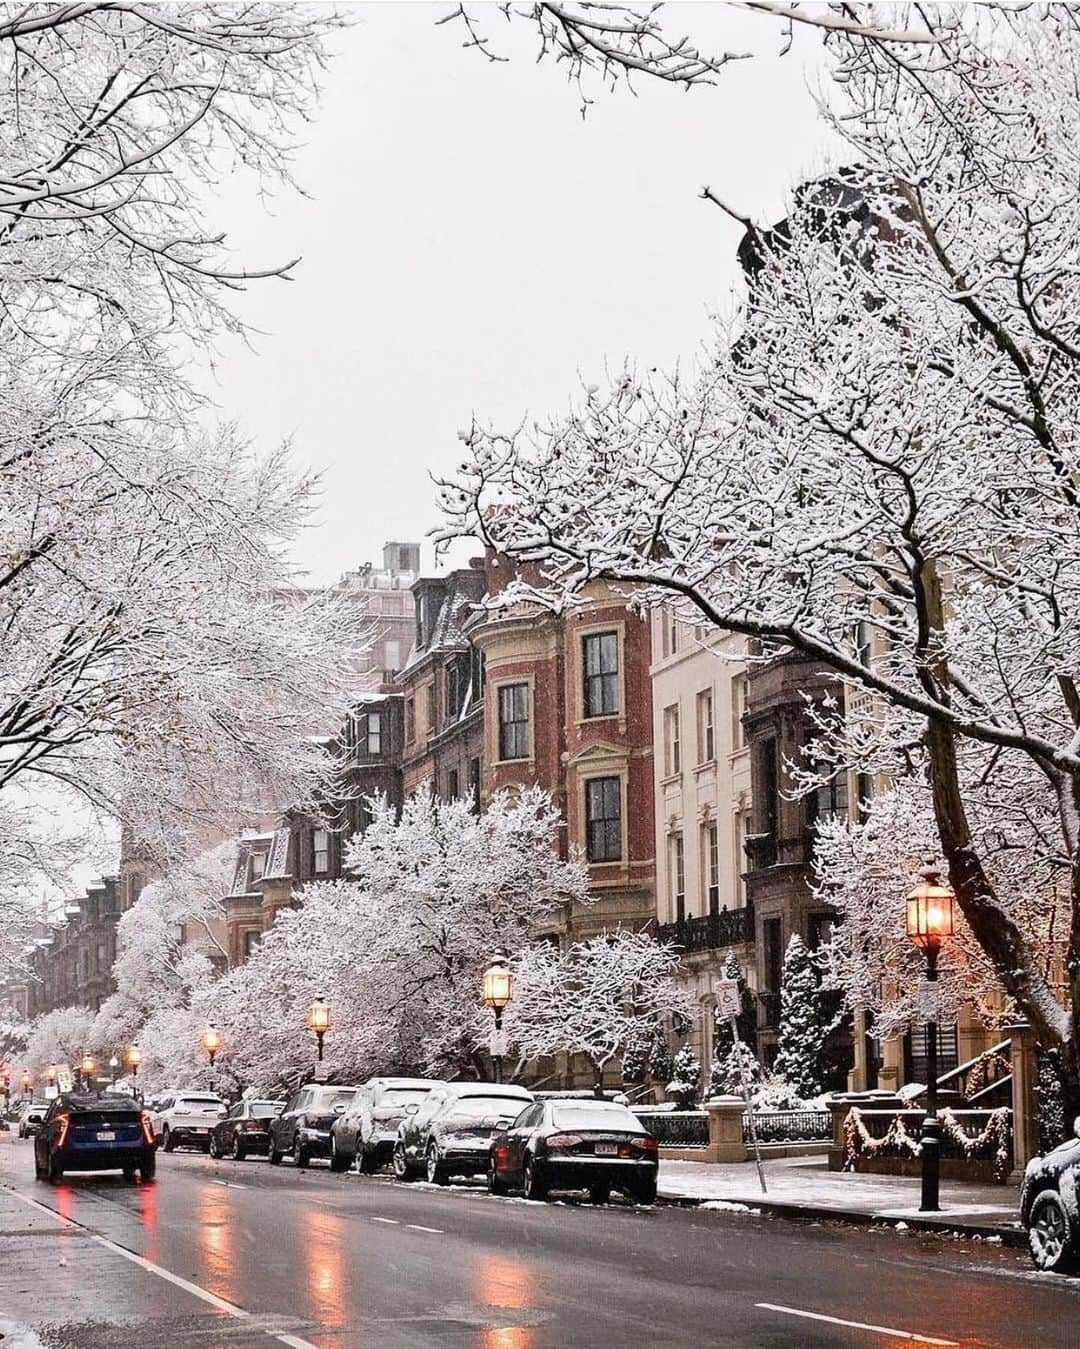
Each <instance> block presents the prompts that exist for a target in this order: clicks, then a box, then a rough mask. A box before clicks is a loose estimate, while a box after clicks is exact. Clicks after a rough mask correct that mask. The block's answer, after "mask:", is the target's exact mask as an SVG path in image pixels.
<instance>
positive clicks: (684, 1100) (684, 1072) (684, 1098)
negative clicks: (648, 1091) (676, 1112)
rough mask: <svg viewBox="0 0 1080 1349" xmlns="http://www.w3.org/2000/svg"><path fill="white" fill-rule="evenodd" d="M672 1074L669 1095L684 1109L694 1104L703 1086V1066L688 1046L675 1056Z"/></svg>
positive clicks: (684, 1046) (668, 1085) (668, 1088)
mask: <svg viewBox="0 0 1080 1349" xmlns="http://www.w3.org/2000/svg"><path fill="white" fill-rule="evenodd" d="M671 1072H672V1078H671V1081H670V1082H669V1083H668V1084H667V1093H668V1095H669V1096H673V1097H674V1098H675V1100H676V1101H678V1102H679V1104H680V1105H681V1106H683V1107H685V1106H688V1105H690V1104H692V1102H694V1101H695V1100H696V1099H697V1095H698V1089H699V1087H700V1086H701V1064H700V1062H699V1061H698V1057H697V1055H696V1054H695V1053H694V1051H693V1050H692V1049H691V1048H690V1046H689V1045H688V1044H686V1045H683V1047H682V1048H681V1049H680V1050H679V1052H678V1053H677V1054H676V1055H675V1058H674V1060H673V1061H672V1065H671Z"/></svg>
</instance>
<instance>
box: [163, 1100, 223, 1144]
mask: <svg viewBox="0 0 1080 1349" xmlns="http://www.w3.org/2000/svg"><path fill="white" fill-rule="evenodd" d="M227 1109H228V1107H227V1106H226V1104H225V1102H224V1101H223V1100H222V1099H221V1097H220V1096H215V1095H213V1093H211V1092H208V1091H185V1092H179V1093H178V1094H177V1095H176V1096H170V1097H167V1098H166V1099H165V1100H164V1101H162V1103H161V1109H160V1112H159V1113H160V1115H161V1146H162V1149H163V1150H164V1151H165V1152H172V1151H173V1150H174V1149H175V1148H182V1147H196V1148H201V1149H202V1150H203V1152H206V1151H208V1150H209V1147H210V1131H211V1130H212V1129H213V1127H214V1125H215V1124H216V1123H217V1122H218V1120H219V1119H221V1117H222V1115H224V1114H225V1111H226V1110H227ZM151 1127H153V1124H152V1122H151Z"/></svg>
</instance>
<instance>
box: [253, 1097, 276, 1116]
mask: <svg viewBox="0 0 1080 1349" xmlns="http://www.w3.org/2000/svg"><path fill="white" fill-rule="evenodd" d="M280 1109H281V1106H280V1105H278V1104H277V1103H276V1102H274V1101H259V1102H257V1103H256V1104H255V1105H253V1106H252V1107H251V1117H252V1119H273V1117H274V1116H275V1115H276V1114H277V1113H278V1111H279V1110H280Z"/></svg>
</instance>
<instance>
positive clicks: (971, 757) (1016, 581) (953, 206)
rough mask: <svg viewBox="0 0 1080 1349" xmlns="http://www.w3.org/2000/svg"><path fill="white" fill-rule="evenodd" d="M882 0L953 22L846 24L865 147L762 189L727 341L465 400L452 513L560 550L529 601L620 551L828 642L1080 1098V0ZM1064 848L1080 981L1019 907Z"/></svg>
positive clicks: (854, 756) (834, 112) (677, 584)
mask: <svg viewBox="0 0 1080 1349" xmlns="http://www.w3.org/2000/svg"><path fill="white" fill-rule="evenodd" d="M875 13H877V11H875V10H873V9H867V8H864V7H859V6H856V7H851V9H850V14H852V15H854V16H855V19H856V20H858V19H859V18H861V17H862V16H864V15H871V16H872V15H873V14H875ZM890 13H895V14H896V17H897V21H898V23H900V22H902V23H903V24H907V23H909V22H911V23H916V24H921V23H922V16H923V15H924V14H929V15H931V16H934V17H935V21H938V22H939V28H940V31H939V33H938V34H937V37H938V40H937V41H935V42H933V43H931V44H916V43H903V42H899V43H896V42H893V43H883V42H881V41H878V40H876V39H873V38H868V37H866V36H863V35H860V34H859V33H857V32H855V31H853V30H851V29H849V30H848V31H840V30H839V29H838V30H837V31H834V32H833V33H831V34H830V35H829V37H828V39H827V58H828V61H829V63H830V67H831V75H832V84H831V87H830V88H829V90H828V91H827V95H826V99H825V102H824V104H823V107H824V113H825V116H826V117H828V118H829V120H830V123H831V125H832V127H833V129H834V131H835V133H836V134H837V136H838V137H839V138H840V140H841V142H842V143H843V144H844V147H845V151H846V154H847V157H848V158H849V160H850V166H849V167H848V168H847V169H845V170H844V171H843V172H839V173H837V174H835V175H833V176H831V177H827V178H825V179H822V180H820V181H818V182H816V183H813V184H810V185H809V186H807V187H806V188H804V189H803V190H801V191H800V192H798V193H797V194H796V195H795V198H794V200H793V201H792V203H791V206H790V210H789V211H788V215H787V218H786V220H785V221H784V223H783V225H782V226H780V227H777V228H765V227H762V226H759V225H757V224H755V223H753V222H752V221H751V220H749V219H745V220H743V225H744V227H745V240H744V245H743V249H742V257H743V260H744V262H745V265H746V269H747V274H748V294H747V298H746V302H745V304H744V305H743V306H742V307H741V309H740V311H739V313H738V315H737V316H736V318H735V320H734V321H733V322H732V323H730V324H722V325H721V326H720V328H719V330H718V333H717V340H716V342H715V344H714V347H713V349H712V350H711V351H710V352H709V354H708V359H707V360H705V361H703V362H702V363H701V366H700V368H699V369H697V370H695V371H690V370H687V369H685V368H684V369H682V370H680V371H678V372H677V373H675V374H672V375H671V376H669V377H664V376H661V375H657V374H653V373H651V372H648V373H646V372H641V373H639V372H637V371H636V370H635V369H634V368H633V367H632V366H627V367H626V369H625V370H624V371H623V372H621V373H620V374H619V375H618V376H617V377H616V378H615V379H614V381H613V382H612V384H611V386H610V387H609V388H608V389H607V390H601V389H600V388H599V387H597V386H590V387H589V389H588V390H587V392H586V394H585V396H584V399H583V400H582V402H581V404H580V406H579V407H577V408H576V409H575V410H574V411H572V412H571V414H570V415H569V416H567V417H565V418H562V419H559V420H558V421H556V422H554V423H552V424H550V425H547V426H541V427H522V428H520V429H519V430H517V431H515V432H513V433H510V434H506V435H503V434H500V433H499V432H498V431H496V430H491V429H487V428H484V427H482V426H481V425H479V424H478V425H476V426H474V427H473V428H472V429H471V430H470V431H469V432H467V433H465V436H466V441H467V446H468V459H467V462H466V463H465V465H464V466H463V467H462V469H461V470H460V471H459V473H458V474H457V475H456V477H455V479H454V480H453V481H450V482H447V484H446V485H445V488H444V502H445V507H446V510H447V514H448V533H450V534H455V533H459V532H460V533H467V534H470V535H479V536H480V537H481V538H482V539H484V541H485V542H487V543H489V544H490V545H491V546H493V547H495V548H497V549H500V550H502V551H504V552H506V553H509V554H510V555H512V556H513V557H515V558H519V559H530V560H531V561H532V562H533V563H535V564H538V567H539V571H538V572H537V570H536V569H535V568H534V571H533V574H534V575H537V576H538V579H537V581H536V583H535V584H533V585H531V586H526V585H521V584H519V586H518V587H517V588H516V589H511V590H510V591H507V592H506V593H505V595H504V597H503V598H504V599H505V601H506V602H514V601H515V600H520V599H522V598H527V599H532V600H534V601H536V602H539V603H542V604H548V605H557V606H561V607H565V606H567V605H573V604H574V602H575V600H576V598H577V597H578V596H579V594H580V593H581V591H582V589H583V587H584V586H586V585H587V584H588V583H589V582H590V581H591V580H593V579H594V578H603V579H605V580H607V581H609V582H611V581H614V582H619V583H624V584H626V585H627V586H628V587H631V588H632V589H633V594H634V596H635V601H636V602H637V603H639V604H651V603H661V602H662V603H665V604H667V605H669V606H674V608H675V609H676V612H677V614H678V615H679V616H680V617H681V618H682V619H683V620H684V621H686V622H687V623H689V624H706V625H710V626H714V627H716V628H719V629H723V630H729V631H733V632H738V633H742V634H744V635H746V636H747V637H750V638H753V639H757V641H759V642H760V643H761V644H762V645H761V652H762V655H761V657H760V658H762V659H767V658H768V656H769V654H770V653H771V652H774V651H776V650H782V649H785V648H787V649H794V650H796V651H798V652H800V653H801V654H802V655H804V656H806V657H809V658H811V659H813V660H815V661H819V662H821V664H822V665H823V666H825V667H826V668H828V669H829V670H831V671H832V672H833V673H834V675H835V676H836V680H837V689H836V703H837V706H838V709H842V711H843V721H844V725H845V728H846V733H845V735H844V736H843V737H842V739H843V742H844V743H843V745H842V751H843V755H844V758H843V760H842V764H841V766H842V767H848V766H851V767H855V768H859V767H862V765H863V763H864V762H866V761H868V760H875V759H876V760H877V761H878V762H879V763H880V762H881V761H882V760H883V759H884V760H887V763H885V764H884V765H883V768H884V770H885V771H887V772H888V773H889V774H890V775H893V776H894V777H896V776H900V775H906V776H907V777H908V778H909V780H910V782H911V784H912V785H913V788H917V789H918V790H920V791H921V792H922V793H923V795H924V798H925V800H926V801H927V802H928V805H929V810H930V812H931V814H932V818H933V822H934V833H935V840H934V841H935V845H936V846H935V851H937V852H939V853H940V855H942V856H943V858H944V862H945V866H946V868H947V872H948V876H949V879H950V881H951V884H952V886H953V888H954V890H955V891H956V894H957V898H958V901H959V905H960V908H961V910H962V912H963V915H964V917H965V919H966V921H967V924H968V927H969V928H970V932H971V938H972V942H973V944H975V945H977V947H978V948H979V950H980V951H981V952H982V956H983V958H984V960H985V964H986V967H987V968H988V969H989V970H991V971H992V972H993V976H994V978H995V979H996V980H997V982H998V984H999V985H1000V987H1001V988H1002V989H1003V991H1004V992H1005V993H1006V994H1007V995H1008V996H1009V997H1010V998H1011V999H1012V1000H1013V1002H1014V1004H1015V1005H1016V1007H1017V1008H1018V1009H1019V1010H1020V1011H1021V1012H1023V1014H1024V1015H1026V1016H1027V1017H1028V1018H1029V1020H1030V1021H1031V1022H1032V1023H1033V1024H1034V1025H1035V1027H1036V1029H1037V1032H1038V1035H1039V1038H1040V1040H1041V1041H1042V1042H1043V1043H1044V1044H1045V1045H1048V1046H1052V1045H1060V1046H1063V1047H1065V1048H1066V1049H1067V1071H1068V1073H1069V1075H1070V1078H1071V1080H1072V1083H1073V1094H1074V1095H1076V1094H1077V1093H1078V1092H1080V1058H1078V1053H1080V1035H1078V1034H1077V1029H1078V1026H1077V1020H1076V1018H1077V1016H1078V1015H1080V996H1078V994H1080V860H1078V859H1080V732H1078V729H1077V727H1078V725H1080V692H1078V687H1080V685H1078V682H1077V681H1078V680H1080V644H1078V638H1077V634H1078V633H1080V545H1078V543H1077V540H1078V539H1080V494H1078V492H1077V490H1076V487H1075V483H1076V481H1077V480H1078V476H1080V462H1078V457H1080V456H1078V449H1077V442H1076V438H1075V436H1074V434H1073V428H1074V427H1075V425H1076V424H1077V420H1078V415H1080V329H1078V324H1080V319H1078V317H1077V315H1078V314H1080V305H1078V304H1077V300H1078V299H1080V295H1078V294H1077V291H1078V288H1080V279H1078V278H1080V265H1078V264H1080V228H1078V225H1080V190H1078V188H1077V177H1076V173H1075V162H1074V161H1075V145H1076V143H1077V139H1078V136H1080V97H1078V96H1077V92H1076V91H1077V88H1078V87H1080V27H1078V25H1077V23H1076V17H1075V14H1074V13H1073V12H1072V11H1071V10H1070V9H1068V8H1067V7H1061V6H1049V7H1028V6H1025V7H1008V8H996V7H995V8H988V7H981V6H961V7H953V8H949V9H937V8H936V7H932V6H931V7H929V8H927V7H922V6H920V7H911V8H908V7H906V6H905V7H903V8H902V9H901V8H899V7H898V8H897V9H896V10H895V11H890ZM711 195H712V196H713V199H714V200H717V201H719V200H720V197H719V195H718V194H715V193H714V194H711ZM740 218H741V217H740ZM804 766H805V767H809V765H804ZM999 808H1000V809H999ZM870 813H871V815H872V814H873V806H871V808H870ZM995 817H996V820H997V824H996V827H991V822H992V820H993V819H994V818H995ZM990 840H992V842H990ZM912 852H913V853H914V849H912ZM922 860H923V859H922V858H921V857H919V856H912V857H910V859H909V874H910V871H912V870H914V869H916V868H917V867H918V866H919V864H920V863H921V862H922ZM1029 863H1030V865H1029ZM1018 873H1019V874H1020V875H1021V878H1022V883H1021V884H1020V885H1017V884H1015V881H1016V879H1017V875H1018ZM1048 876H1049V877H1051V878H1052V888H1053V889H1054V890H1055V891H1056V893H1057V894H1058V895H1062V896H1064V897H1066V906H1065V918H1066V921H1065V922H1064V924H1062V925H1060V926H1057V927H1056V929H1055V930H1056V931H1057V932H1059V933H1068V934H1069V935H1068V938H1067V942H1068V952H1067V953H1066V954H1067V959H1066V967H1067V970H1068V981H1069V988H1068V989H1067V990H1066V992H1067V997H1066V999H1065V1001H1066V1002H1067V1004H1068V1005H1067V1006H1065V1007H1063V1006H1062V1005H1061V1002H1060V1001H1059V998H1058V996H1056V994H1057V992H1058V990H1056V989H1055V988H1054V986H1053V983H1052V980H1051V978H1050V977H1048V973H1047V966H1046V961H1045V953H1044V951H1043V950H1042V949H1041V947H1040V945H1039V943H1038V942H1037V941H1036V942H1033V941H1032V940H1031V937H1030V935H1029V933H1028V931H1027V930H1026V927H1025V919H1026V909H1027V907H1028V906H1030V904H1031V903H1033V902H1034V903H1038V904H1040V905H1043V906H1045V905H1046V904H1047V903H1048V902H1049V901H1048V900H1047V898H1046V895H1045V894H1044V893H1043V887H1044V883H1045V880H1046V878H1047V877H1048ZM902 898H903V888H902V887H901V888H900V889H899V892H898V893H897V894H896V895H895V896H894V897H893V898H892V900H891V903H892V904H894V905H895V906H896V907H897V908H899V906H900V905H901V903H902ZM878 973H879V974H882V973H884V971H883V970H882V969H881V966H880V965H879V966H878Z"/></svg>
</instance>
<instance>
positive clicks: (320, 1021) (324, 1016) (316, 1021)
mask: <svg viewBox="0 0 1080 1349" xmlns="http://www.w3.org/2000/svg"><path fill="white" fill-rule="evenodd" d="M308 1025H309V1026H310V1027H311V1029H312V1030H313V1031H314V1032H315V1034H316V1035H325V1034H326V1032H327V1031H328V1030H329V1029H330V1025H331V1017H330V1004H329V1003H328V1002H327V1001H326V999H325V998H324V997H323V996H322V994H320V995H319V996H318V997H317V998H316V999H315V1001H314V1002H313V1003H312V1004H311V1008H310V1010H309V1011H308Z"/></svg>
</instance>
